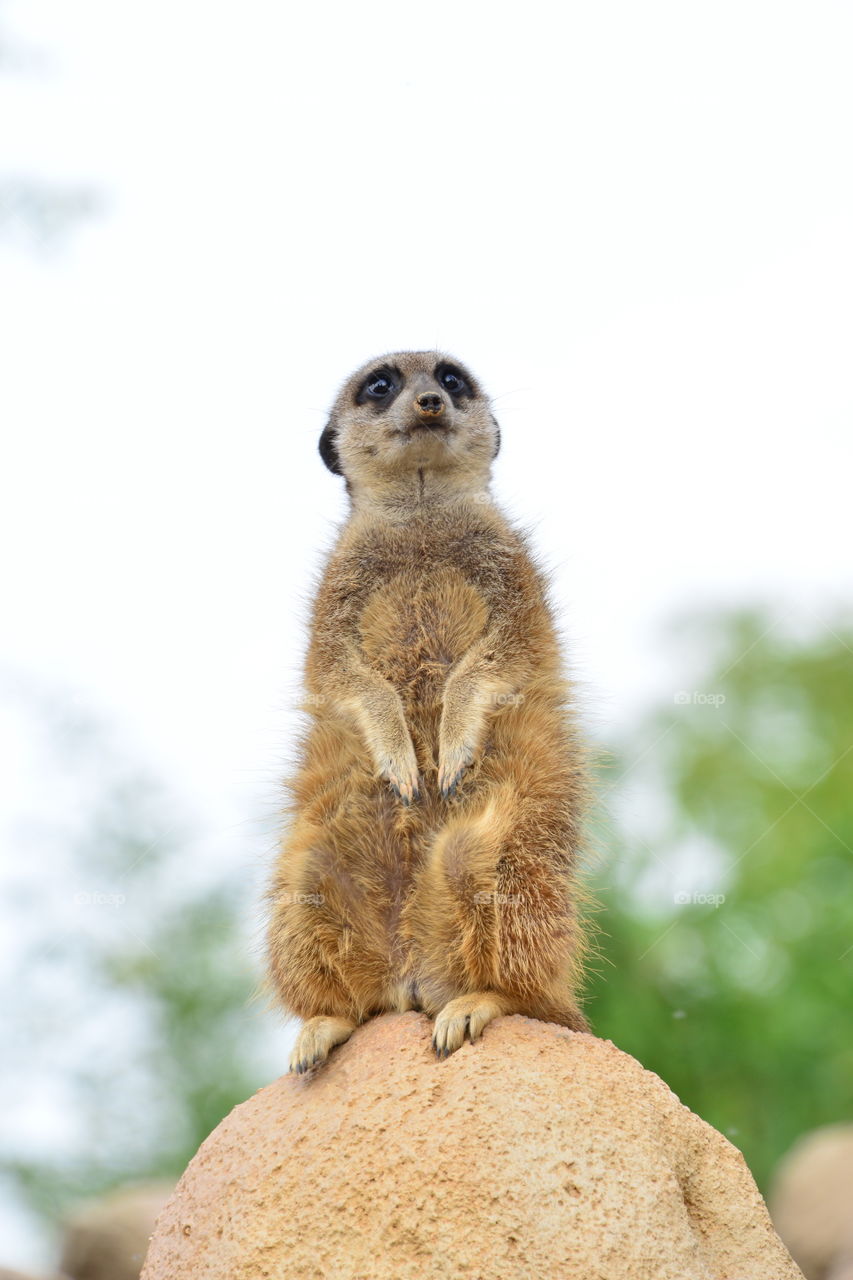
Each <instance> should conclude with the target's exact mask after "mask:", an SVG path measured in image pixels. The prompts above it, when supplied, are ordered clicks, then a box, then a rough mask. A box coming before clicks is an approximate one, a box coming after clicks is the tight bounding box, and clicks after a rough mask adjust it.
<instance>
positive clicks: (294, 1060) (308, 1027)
mask: <svg viewBox="0 0 853 1280" xmlns="http://www.w3.org/2000/svg"><path fill="white" fill-rule="evenodd" d="M355 1026H356V1024H355V1023H354V1022H353V1020H352V1018H324V1017H319V1018H309V1019H308V1021H307V1022H306V1023H305V1025H304V1026H303V1027H302V1029H301V1030H300V1032H299V1035H298V1036H297V1037H296V1044H295V1045H294V1046H293V1052H292V1053H291V1055H290V1068H289V1069H290V1071H291V1072H295V1073H296V1074H297V1075H302V1074H303V1072H305V1071H310V1070H311V1068H312V1067H317V1066H319V1065H320V1063H321V1062H325V1061H326V1059H327V1058H328V1056H329V1054H330V1053H331V1051H332V1050H333V1049H334V1047H335V1045H337V1044H343V1042H344V1041H345V1040H348V1039H349V1038H350V1036H351V1035H352V1033H353V1031H355Z"/></svg>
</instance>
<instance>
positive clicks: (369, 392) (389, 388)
mask: <svg viewBox="0 0 853 1280" xmlns="http://www.w3.org/2000/svg"><path fill="white" fill-rule="evenodd" d="M401 382H402V379H401V378H400V377H399V375H398V373H397V371H396V370H394V369H390V368H386V369H374V370H373V373H369V374H368V375H367V377H366V378H365V379H364V382H362V384H361V387H360V388H359V391H358V395H357V396H356V398H355V402H356V404H372V405H374V407H375V408H376V409H385V408H387V406H388V405H389V404H390V403H391V401H392V400H393V399H394V398H395V396H396V395H397V393H398V392H399V390H400V384H401Z"/></svg>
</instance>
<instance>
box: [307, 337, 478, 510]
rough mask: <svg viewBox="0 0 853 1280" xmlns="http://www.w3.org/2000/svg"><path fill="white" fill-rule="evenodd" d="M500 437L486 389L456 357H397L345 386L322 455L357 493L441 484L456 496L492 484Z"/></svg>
mask: <svg viewBox="0 0 853 1280" xmlns="http://www.w3.org/2000/svg"><path fill="white" fill-rule="evenodd" d="M499 447H500V429H499V428H498V424H497V422H496V421H495V418H494V416H493V414H492V411H491V408H490V406H489V401H488V399H487V397H486V396H485V395H484V393H483V391H482V389H481V388H480V385H479V383H478V382H477V380H476V379H475V378H474V376H473V375H472V374H471V373H469V371H468V370H467V369H466V368H465V367H464V365H462V364H460V363H459V361H458V360H454V359H453V358H452V357H451V356H447V355H443V354H441V353H440V352H435V351H398V352H396V353H395V354H393V355H386V356H381V357H379V358H378V359H377V360H371V361H370V362H369V363H368V364H365V365H363V366H362V368H361V369H358V370H357V371H356V372H355V373H354V374H353V375H352V377H350V378H348V379H347V381H346V382H345V383H344V386H343V387H342V389H341V391H340V393H339V394H338V397H337V399H336V401H335V403H334V405H333V406H332V412H331V416H330V418H329V421H328V423H327V424H326V427H325V429H324V431H323V434H322V435H321V437H320V455H321V457H322V459H323V461H324V462H325V464H326V466H327V467H328V468H329V470H330V471H334V472H335V474H336V475H342V476H344V477H345V479H346V481H347V487H348V489H349V490H350V491H351V492H353V491H354V490H356V491H362V492H368V493H369V492H373V493H378V492H381V491H382V490H389V491H391V490H399V489H400V488H401V487H402V488H404V489H405V488H406V487H407V485H409V484H414V483H416V482H418V481H419V482H420V484H421V485H423V483H424V478H425V477H430V478H431V479H433V480H437V481H438V482H439V483H442V482H443V483H444V484H445V485H446V486H449V487H451V488H452V489H453V490H454V491H459V490H462V491H464V490H466V489H468V488H471V489H472V490H476V489H478V488H482V486H483V485H484V484H485V483H487V482H488V478H489V472H490V469H491V464H492V460H493V459H494V457H495V456H496V454H497V452H498V448H499Z"/></svg>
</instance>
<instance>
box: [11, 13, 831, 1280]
mask: <svg viewBox="0 0 853 1280" xmlns="http://www.w3.org/2000/svg"><path fill="white" fill-rule="evenodd" d="M293 10H294V11H293V12H292V13H291V12H288V9H287V8H286V7H285V6H283V5H279V4H273V3H270V2H269V0H267V2H263V0H251V2H249V3H246V4H243V5H241V6H237V5H228V6H224V5H220V6H214V5H209V4H202V3H200V2H198V0H182V2H181V3H176V0H169V3H166V2H165V0H149V3H147V4H145V5H132V6H131V5H118V4H116V3H115V0H112V2H109V0H76V2H75V3H74V4H73V5H68V4H67V3H62V0H28V3H24V2H23V0H17V2H16V3H7V4H6V6H5V7H4V8H3V10H2V11H0V16H2V14H5V17H6V21H7V23H8V27H9V30H10V32H11V34H13V35H14V36H16V37H17V40H18V42H19V43H21V44H22V45H24V46H26V47H27V48H30V49H33V50H34V51H35V54H34V58H33V60H32V65H31V66H30V67H29V68H28V69H26V70H21V71H18V72H15V73H13V74H7V75H6V76H4V77H3V78H2V79H0V175H2V174H3V173H12V172H14V173H19V174H27V175H31V176H43V177H44V178H49V179H51V180H53V179H61V178H65V179H67V180H68V181H69V182H74V183H78V182H90V183H92V184H94V185H96V186H97V187H99V188H100V189H101V190H102V191H103V193H104V196H105V199H106V201H107V209H106V213H105V215H104V216H103V217H102V218H100V219H98V220H96V221H94V222H92V223H91V224H90V225H89V227H88V229H86V230H85V231H82V232H80V233H79V234H78V235H77V236H75V237H73V238H72V240H71V243H70V246H69V248H68V250H67V251H66V252H65V253H63V254H61V255H57V254H51V255H48V256H45V257H42V258H39V257H36V256H33V255H27V254H25V253H23V252H22V251H21V249H20V247H17V248H15V247H12V246H9V245H7V246H5V247H2V248H0V366H1V367H0V427H1V428H2V433H3V446H2V448H3V454H2V457H3V468H2V475H0V545H2V547H3V553H4V554H3V559H4V561H5V564H4V570H3V585H2V592H0V608H2V613H3V618H2V633H0V650H1V652H0V658H2V660H3V661H4V662H6V663H9V664H11V666H12V667H13V669H14V668H18V669H20V668H23V669H25V670H26V671H27V672H30V673H34V674H35V675H37V676H40V677H43V678H45V679H46V680H49V681H53V682H56V683H57V684H58V685H60V686H67V687H68V688H69V689H70V690H71V691H72V692H73V693H75V694H76V695H77V696H78V697H80V698H81V699H82V701H84V702H90V701H91V702H92V703H93V705H95V706H96V707H97V708H98V709H99V710H101V711H102V712H105V713H106V714H107V715H108V716H110V717H112V718H114V719H115V720H116V721H117V722H118V723H119V725H122V726H124V727H125V729H126V732H127V735H128V738H129V740H130V741H131V742H133V743H134V744H136V745H138V748H139V751H140V754H141V755H142V757H143V758H144V759H145V760H147V761H148V762H149V763H150V764H151V765H152V766H153V767H154V768H155V769H157V770H159V771H161V772H162V773H163V774H164V775H165V776H166V778H167V779H171V780H172V781H173V785H174V786H175V788H176V789H177V791H178V792H179V794H181V795H184V796H186V797H187V800H188V803H189V804H190V806H192V807H194V809H195V811H196V813H197V816H198V821H199V823H200V824H201V827H202V831H203V832H206V833H207V836H208V848H209V850H210V854H209V856H210V857H212V858H220V859H226V860H227V859H231V860H233V859H234V858H235V857H236V858H245V859H246V862H247V865H248V864H249V863H250V862H251V863H252V867H253V873H254V863H253V862H252V860H253V859H256V857H257V852H258V849H259V847H260V846H261V844H262V843H263V841H262V840H260V838H259V836H258V834H257V831H256V830H255V827H254V826H253V823H255V822H256V820H257V819H258V818H259V817H260V818H263V816H264V815H265V814H266V813H267V812H268V809H269V805H270V802H271V796H272V794H273V793H272V782H273V780H274V779H275V776H276V772H277V768H278V761H279V759H280V758H281V756H282V755H283V754H284V753H285V751H286V750H287V740H288V730H289V727H290V725H291V724H292V720H291V708H290V699H291V698H292V693H291V692H290V690H291V689H292V687H293V683H294V681H295V680H296V679H297V677H298V671H299V665H300V660H301V653H302V647H303V643H304V635H303V630H302V619H303V617H304V608H305V602H306V600H307V599H308V598H309V596H310V591H311V580H312V575H313V573H314V572H315V570H316V568H317V565H318V557H319V554H320V552H321V550H322V549H323V548H324V547H325V546H327V545H328V543H329V539H330V537H331V533H332V529H333V525H334V522H335V521H336V520H338V519H339V517H340V516H341V514H342V513H343V510H344V502H343V494H342V488H341V483H340V481H338V480H336V479H335V478H334V477H332V476H331V475H330V474H329V473H327V472H326V471H325V469H324V468H323V467H322V465H321V463H320V460H319V457H318V455H317V452H316V440H317V437H318V435H319V432H320V430H321V428H322V425H323V422H324V412H325V409H326V408H327V406H328V404H329V403H330V401H331V399H332V397H333V395H334V392H335V390H336V388H337V385H338V383H339V382H340V381H341V380H342V379H343V378H344V377H345V375H346V374H347V373H348V372H349V371H350V370H351V368H352V367H353V366H354V365H356V364H357V363H360V362H361V361H362V360H364V359H366V358H368V357H370V356H371V355H374V354H378V353H380V352H383V351H385V350H388V349H395V348H401V347H422V346H432V345H438V346H441V347H443V348H446V349H448V350H450V351H452V352H453V353H454V354H456V355H457V356H458V357H459V358H460V359H462V360H463V361H465V362H466V363H469V364H470V365H471V366H472V367H473V368H474V369H475V370H476V372H477V373H478V375H479V376H480V378H481V379H482V381H483V382H484V384H485V386H486V387H487V389H488V390H489V391H490V393H491V394H492V395H493V396H494V397H495V399H496V411H497V415H498V418H499V420H500V422H501V425H502V428H503V440H504V447H503V452H502V455H501V458H500V459H499V462H498V466H497V469H496V493H497V495H498V497H499V499H501V500H502V501H503V502H504V503H505V504H506V506H507V507H508V509H509V510H510V511H511V513H513V514H514V515H515V516H516V517H518V518H519V519H521V520H522V521H523V522H527V523H535V525H536V540H537V545H538V546H539V548H540V549H541V552H542V554H543V557H544V559H545V561H546V562H547V563H549V564H551V565H553V566H555V568H556V570H557V577H556V594H557V599H558V602H559V605H560V609H561V619H562V620H563V622H564V624H565V627H566V630H567V632H568V634H569V635H570V636H571V637H572V638H573V650H572V651H573V654H574V656H575V658H576V660H577V663H578V666H579V670H580V674H581V675H582V677H583V679H584V682H585V684H586V686H587V691H588V694H587V696H588V703H589V706H590V707H591V710H592V714H593V716H594V718H595V720H596V722H597V724H598V726H599V729H600V731H601V732H602V733H603V734H604V735H605V736H607V735H609V734H611V733H612V731H613V730H614V729H615V728H617V727H620V726H621V725H622V724H623V723H624V722H625V721H626V719H627V718H628V717H629V716H630V715H631V714H632V712H633V711H634V710H636V708H637V707H638V706H639V705H641V704H642V703H644V702H646V701H648V700H649V698H650V697H652V696H653V695H655V694H664V695H669V694H670V693H672V692H673V690H674V688H677V687H680V685H679V683H678V681H677V680H675V677H674V676H673V675H672V674H670V673H669V672H668V671H667V670H666V668H665V667H664V666H663V665H662V664H661V662H660V660H659V655H658V652H657V648H656V639H655V633H656V628H657V626H658V625H659V623H660V621H661V619H662V618H663V617H665V616H667V615H669V614H670V613H671V612H672V611H673V610H675V609H680V608H682V607H684V606H686V605H688V604H690V603H691V602H709V601H716V602H719V603H729V602H733V601H735V600H747V601H755V600H766V601H769V602H771V603H772V604H775V605H777V606H778V607H779V608H783V607H784V608H786V609H787V608H789V607H791V606H792V605H793V607H794V608H795V610H797V611H802V612H804V613H805V612H808V614H809V616H811V617H816V618H817V619H819V620H820V619H823V618H830V617H831V615H832V612H833V610H834V608H835V607H836V605H837V604H838V603H839V602H840V601H845V600H846V601H849V599H850V587H851V563H850V550H849V547H850V541H851V539H850V528H849V525H850V518H849V503H850V460H851V459H850V439H851V401H853V392H851V379H850V365H851V358H850V357H851V350H853V316H851V299H853V236H852V235H851V232H852V231H853V166H851V154H853V148H851V121H853V78H852V77H851V76H850V71H849V69H850V66H851V65H853V48H851V44H853V41H851V35H853V16H851V10H850V8H849V7H848V6H847V5H845V4H843V3H829V2H826V0H809V2H808V3H806V2H805V0H803V2H802V3H779V2H778V0H776V2H774V3H769V2H768V3H755V2H751V0H737V3H719V2H718V3H716V4H714V5H701V6H700V5H685V4H683V3H678V2H674V3H671V4H663V3H656V2H654V0H653V2H652V3H650V4H644V5H635V4H631V3H603V4H596V5H580V4H577V3H570V4H567V5H563V6H558V5H556V4H544V3H541V2H540V3H528V4H525V5H523V6H512V7H509V6H502V5H500V4H494V3H492V4H483V3H468V4H464V5H458V4H457V5H451V4H447V3H437V4H431V5H429V6H411V7H409V8H406V7H403V6H400V5H392V4H381V3H366V4H363V5H359V6H351V5H343V4H326V5H317V6H314V7H311V8H309V7H308V6H304V5H301V6H293ZM674 680H675V683H674ZM4 807H5V808H6V809H8V808H14V800H12V801H10V800H9V799H8V798H7V801H6V804H5V806H4ZM262 811H263V812H262ZM246 820H248V825H247V826H246V827H245V828H244V827H237V828H235V826H234V824H235V823H242V822H246ZM258 825H260V824H258ZM235 830H236V832H237V834H236V835H235ZM243 831H245V832H246V837H245V840H244V839H243V836H242V832H243ZM11 1260H12V1259H11V1258H10V1259H9V1261H11Z"/></svg>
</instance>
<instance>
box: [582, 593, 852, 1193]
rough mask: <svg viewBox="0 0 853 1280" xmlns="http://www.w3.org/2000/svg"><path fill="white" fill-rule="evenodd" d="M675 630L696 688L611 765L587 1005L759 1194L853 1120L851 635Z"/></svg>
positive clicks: (749, 620) (768, 624)
mask: <svg viewBox="0 0 853 1280" xmlns="http://www.w3.org/2000/svg"><path fill="white" fill-rule="evenodd" d="M682 638H686V639H687V640H690V641H693V643H694V645H696V641H697V638H698V639H699V640H700V641H701V644H700V645H698V646H696V647H697V648H698V649H699V651H700V652H701V653H702V654H703V656H704V663H702V664H700V670H701V672H702V674H700V676H699V678H698V679H697V680H696V681H695V682H694V686H695V692H693V691H688V692H687V693H686V694H685V693H681V694H674V696H673V702H672V704H671V705H670V706H669V707H668V708H667V710H666V711H665V712H659V713H657V714H656V715H654V716H653V717H651V718H650V720H649V721H648V722H647V723H646V724H644V725H643V726H642V727H641V729H640V731H639V732H638V733H637V734H636V735H633V736H632V739H631V741H630V742H629V743H626V744H624V745H623V748H622V751H621V753H620V756H621V759H620V762H619V765H618V766H617V768H616V770H615V772H616V773H617V774H618V773H619V772H620V769H621V770H622V771H624V773H625V782H624V784H619V783H617V784H616V786H615V788H614V794H617V795H618V794H620V793H621V801H617V803H616V806H615V808H616V811H617V817H616V820H615V825H616V832H615V838H614V840H613V846H612V847H613V854H612V856H611V857H609V858H608V859H607V861H606V865H605V866H604V867H603V868H602V869H601V873H600V876H599V880H600V883H599V884H598V886H597V894H598V898H599V901H600V902H601V903H602V906H603V911H602V913H601V917H600V926H601V929H602V937H601V939H600V944H599V945H600V950H601V953H602V956H603V961H602V963H601V964H600V966H599V969H600V971H599V973H598V974H597V975H596V976H595V977H594V979H593V981H592V983H591V984H590V989H589V1012H590V1015H591V1018H592V1021H593V1024H594V1026H595V1029H596V1032H597V1033H598V1034H599V1035H602V1036H604V1037H606V1038H608V1039H612V1040H613V1041H614V1042H615V1043H616V1044H618V1045H619V1046H620V1047H621V1048H623V1049H625V1050H626V1051H627V1052H629V1053H631V1054H633V1055H634V1056H635V1057H637V1058H638V1059H639V1060H640V1061H641V1062H642V1063H643V1065H644V1066H646V1067H648V1068H649V1069H650V1070H652V1071H655V1072H657V1073H658V1074H659V1075H660V1076H661V1077H662V1078H663V1079H664V1080H666V1081H667V1083H668V1084H669V1085H670V1087H671V1088H672V1089H673V1090H674V1091H675V1092H676V1093H677V1094H678V1095H679V1097H680V1098H681V1100H682V1101H683V1102H685V1103H686V1104H687V1105H688V1106H690V1107H691V1108H692V1109H693V1110H694V1111H696V1112H697V1113H698V1114H699V1115H701V1116H702V1117H703V1118H704V1119H706V1120H707V1121H709V1122H710V1123H711V1124H713V1125H714V1126H716V1127H717V1128H718V1129H720V1130H721V1131H722V1132H723V1133H725V1134H727V1135H728V1136H729V1137H730V1138H731V1139H732V1141H733V1142H734V1143H735V1144H736V1145H737V1146H739V1147H740V1148H741V1149H742V1150H743V1152H744V1155H745V1156H746V1158H747V1161H748V1163H749V1164H750V1166H751V1168H752V1170H753V1172H754V1173H755V1175H756V1178H757V1179H758V1181H759V1183H760V1184H761V1185H764V1184H765V1183H766V1179H767V1176H768V1174H769V1172H770V1171H771V1169H772V1167H773V1165H774V1163H775V1162H776V1160H777V1159H778V1158H779V1156H780V1155H781V1154H782V1153H783V1152H784V1151H785V1150H786V1149H787V1148H788V1147H789V1146H790V1145H791V1143H792V1142H793V1140H794V1139H795V1138H796V1137H797V1136H798V1134H800V1133H802V1132H804V1131H806V1130H808V1129H811V1128H813V1127H815V1126H816V1125H820V1124H825V1123H830V1122H833V1121H838V1120H842V1119H847V1120H850V1119H853V1036H851V1029H850V1017H849V1009H850V990H851V979H853V853H851V848H853V803H851V795H853V630H852V629H851V628H850V627H849V626H845V625H843V624H838V625H835V626H834V628H833V629H832V630H830V629H827V628H822V629H821V631H820V633H819V634H818V635H817V637H815V636H810V637H808V638H806V639H803V638H802V637H800V638H797V637H796V636H794V635H792V634H790V633H789V632H787V631H786V630H785V628H784V626H783V625H782V624H781V623H777V624H776V625H774V620H773V618H771V617H764V616H760V615H756V614H751V615H736V616H730V617H722V618H721V617H717V618H714V619H708V618H703V619H700V620H694V622H693V623H692V624H691V625H690V626H688V627H685V628H683V629H682ZM709 649H710V651H711V653H713V654H714V655H715V656H714V658H713V659H712V661H710V662H709V661H708V657H707V655H708V652H709ZM723 699H724V700H723ZM644 753H645V754H644ZM635 761H636V762H637V763H636V764H633V763H632V762H635ZM629 784H630V785H629ZM626 799H628V806H627V807H628V808H631V807H633V811H631V812H627V813H626V812H625V808H626V804H625V801H626ZM720 897H723V898H724V900H723V901H721V902H720V901H718V899H719V898H720Z"/></svg>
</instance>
